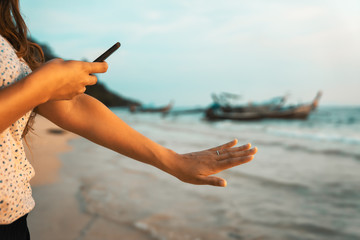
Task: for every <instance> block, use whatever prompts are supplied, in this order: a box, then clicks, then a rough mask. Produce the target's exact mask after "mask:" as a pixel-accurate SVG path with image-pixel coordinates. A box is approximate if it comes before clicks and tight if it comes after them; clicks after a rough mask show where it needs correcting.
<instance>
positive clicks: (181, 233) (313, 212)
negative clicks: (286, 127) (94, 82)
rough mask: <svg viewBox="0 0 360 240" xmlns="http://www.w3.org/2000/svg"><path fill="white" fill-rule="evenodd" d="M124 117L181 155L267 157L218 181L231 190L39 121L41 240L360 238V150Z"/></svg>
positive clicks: (244, 129) (241, 128)
mask: <svg viewBox="0 0 360 240" xmlns="http://www.w3.org/2000/svg"><path fill="white" fill-rule="evenodd" d="M118 114H119V116H120V117H121V118H122V119H124V120H125V121H126V122H128V123H129V124H130V125H131V126H132V127H133V128H135V129H136V130H138V131H140V132H141V133H143V134H144V135H146V136H148V137H149V138H150V139H153V140H154V141H156V142H158V143H160V144H162V145H164V146H166V147H169V148H171V149H173V150H175V151H177V152H179V153H184V152H189V151H197V150H201V149H206V148H209V147H212V146H216V145H218V144H221V143H224V142H227V141H229V140H231V139H233V138H234V137H236V138H238V139H239V142H240V143H247V142H251V143H253V144H254V145H255V146H257V147H258V148H259V152H258V153H257V154H256V158H255V159H254V160H253V161H252V162H250V163H248V164H245V165H242V166H239V167H237V168H233V169H229V170H227V171H224V172H223V173H221V174H220V176H222V177H224V178H226V179H227V181H228V186H227V187H226V188H215V187H210V186H194V185H190V184H185V183H182V182H180V181H179V180H178V179H176V178H173V177H171V176H169V175H167V174H166V173H163V172H161V171H160V170H158V169H156V168H153V167H150V166H148V165H145V164H142V163H139V162H137V161H133V160H130V159H128V158H126V157H123V156H121V155H119V154H117V153H115V152H112V151H110V150H108V149H105V148H103V147H100V146H97V145H95V144H93V143H91V142H89V141H87V140H86V139H83V138H80V137H76V136H75V135H73V134H70V133H61V131H59V129H58V128H57V127H56V126H54V125H53V124H51V123H49V122H47V121H45V120H44V119H41V118H38V119H37V123H36V124H37V125H36V126H35V128H36V134H37V135H38V136H33V137H32V140H31V146H32V148H31V149H32V151H33V157H32V163H33V164H34V166H35V170H36V174H37V176H36V178H34V181H33V183H34V187H33V195H34V198H35V201H36V207H35V209H34V210H33V211H32V212H31V214H30V215H29V227H30V231H31V234H32V238H33V239H37V240H42V239H52V240H57V239H59V240H60V239H61V240H92V239H94V240H95V239H101V240H113V239H139V240H141V239H161V240H190V239H193V240H195V239H196V240H233V239H235V240H236V239H251V240H255V239H262V240H278V239H284V240H293V239H297V240H303V239H307V240H317V239H329V240H337V239H343V240H352V239H358V238H359V236H360V231H359V229H358V226H359V224H360V220H359V219H358V218H357V217H356V216H358V215H357V214H360V212H359V209H360V208H359V207H358V206H359V201H358V199H359V197H360V190H359V185H358V172H359V169H360V164H359V161H358V159H360V157H359V156H360V153H359V151H358V148H355V147H354V146H353V145H351V144H350V145H349V144H339V143H336V142H334V143H331V142H321V141H309V140H308V139H306V138H305V139H301V138H288V137H284V136H282V135H275V134H271V131H270V130H271V128H270V129H269V127H267V126H265V125H261V123H260V125H258V126H256V128H254V127H253V128H251V125H246V124H232V123H228V122H223V123H218V124H206V123H203V122H201V121H200V120H196V118H190V119H189V120H186V119H182V120H177V119H172V118H166V119H164V118H161V117H159V116H156V115H131V114H128V113H127V112H119V113H118ZM49 129H52V131H50V132H49ZM59 133H60V134H59ZM36 141H37V142H36ZM67 141H69V142H68V144H69V145H71V148H70V147H69V145H68V144H67ZM35 143H36V144H35ZM69 150H70V151H69ZM60 153H61V154H60Z"/></svg>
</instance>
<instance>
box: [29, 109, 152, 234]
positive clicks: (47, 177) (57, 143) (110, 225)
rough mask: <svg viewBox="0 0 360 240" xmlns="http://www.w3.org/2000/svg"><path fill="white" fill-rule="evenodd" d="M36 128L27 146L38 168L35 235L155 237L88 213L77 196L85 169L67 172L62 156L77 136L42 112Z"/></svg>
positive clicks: (33, 214) (31, 224)
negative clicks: (63, 170)
mask: <svg viewBox="0 0 360 240" xmlns="http://www.w3.org/2000/svg"><path fill="white" fill-rule="evenodd" d="M34 129H35V131H34V132H33V133H31V134H29V135H28V137H27V139H28V145H29V147H26V149H27V156H28V158H29V159H30V161H31V163H32V165H33V166H34V168H35V172H36V176H35V177H34V178H33V179H32V181H31V184H32V187H33V196H34V198H35V202H36V207H35V209H34V210H33V211H32V212H31V213H30V214H29V217H28V222H29V228H30V232H31V237H32V239H37V240H42V239H52V240H57V239H59V240H66V239H69V240H70V239H78V240H80V239H81V240H92V239H94V240H95V239H104V240H106V239H108V240H111V239H134V240H135V239H140V240H141V239H152V238H150V237H148V236H146V235H145V234H144V233H142V231H140V230H138V229H135V228H134V227H133V226H132V225H130V224H126V223H123V224H119V223H114V222H113V221H110V220H107V219H103V218H102V217H100V216H96V215H95V216H94V215H91V214H88V213H86V212H85V211H84V209H83V208H82V206H81V203H80V201H79V199H78V192H79V191H80V188H81V183H80V182H79V181H78V180H77V178H76V171H82V169H76V170H75V171H74V172H73V173H72V174H73V176H69V175H67V174H64V173H63V172H62V168H64V166H62V165H63V164H62V162H61V160H60V159H59V155H60V154H64V152H68V151H70V150H71V147H70V146H69V144H68V141H69V140H71V139H74V138H78V136H77V135H75V134H73V133H70V132H68V131H65V130H62V129H61V128H59V127H58V126H56V125H55V124H53V123H51V122H50V121H48V120H47V119H45V118H43V117H41V116H37V117H36V121H35V124H34ZM29 148H30V150H29Z"/></svg>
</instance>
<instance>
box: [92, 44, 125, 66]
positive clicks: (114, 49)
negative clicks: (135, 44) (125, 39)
mask: <svg viewBox="0 0 360 240" xmlns="http://www.w3.org/2000/svg"><path fill="white" fill-rule="evenodd" d="M120 46H121V44H120V43H119V42H117V43H115V44H114V45H113V46H112V47H111V48H109V49H108V50H107V51H106V52H104V53H103V54H101V55H100V56H99V57H98V58H97V59H95V60H94V62H103V61H105V59H107V58H108V57H109V56H110V55H111V54H113V53H114V52H115V51H116V50H117V49H118V48H119V47H120Z"/></svg>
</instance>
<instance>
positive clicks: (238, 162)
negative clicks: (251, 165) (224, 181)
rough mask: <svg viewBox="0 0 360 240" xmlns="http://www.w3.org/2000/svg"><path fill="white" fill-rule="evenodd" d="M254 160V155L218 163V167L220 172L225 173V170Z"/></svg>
mask: <svg viewBox="0 0 360 240" xmlns="http://www.w3.org/2000/svg"><path fill="white" fill-rule="evenodd" d="M253 159H254V155H250V156H245V157H237V158H230V159H227V160H223V161H218V164H217V167H218V168H219V169H218V170H220V171H223V170H225V169H229V168H232V167H236V166H238V165H241V164H244V163H247V162H250V161H251V160H253Z"/></svg>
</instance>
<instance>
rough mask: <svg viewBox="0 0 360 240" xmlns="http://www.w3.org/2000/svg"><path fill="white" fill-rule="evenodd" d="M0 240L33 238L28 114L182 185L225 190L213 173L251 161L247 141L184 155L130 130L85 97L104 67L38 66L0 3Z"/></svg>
mask: <svg viewBox="0 0 360 240" xmlns="http://www.w3.org/2000/svg"><path fill="white" fill-rule="evenodd" d="M0 12H1V22H0V74H1V81H0V87H1V89H0V102H1V107H0V116H1V117H0V158H1V159H0V161H1V162H0V224H1V225H0V239H1V240H5V239H30V237H29V232H28V229H27V224H26V216H27V214H28V213H29V212H30V211H31V210H32V209H33V207H34V205H35V203H34V200H33V198H32V195H31V188H30V184H29V181H30V179H31V178H32V177H33V176H34V170H33V168H32V166H31V164H30V163H29V162H28V160H27V159H26V156H25V153H24V147H23V145H22V138H23V136H24V135H25V134H26V132H27V130H28V129H29V127H30V126H29V125H31V124H30V122H31V121H29V118H30V119H31V118H32V117H33V113H38V114H40V115H42V116H44V117H45V118H47V119H49V120H50V121H52V122H54V123H55V124H57V125H58V126H60V127H62V128H64V129H66V130H69V131H71V132H74V133H76V134H79V135H81V136H83V137H85V138H87V139H89V140H91V141H93V142H95V143H97V144H99V145H102V146H104V147H107V148H109V149H112V150H114V151H116V152H118V153H121V154H123V155H126V156H128V157H131V158H133V159H136V160H138V161H141V162H143V163H147V164H151V165H153V166H155V167H157V168H159V169H161V170H163V171H165V172H167V173H169V174H171V175H173V176H175V177H177V178H178V179H180V180H181V181H184V182H187V183H192V184H208V185H213V186H223V187H224V186H226V181H225V180H224V179H222V178H219V177H215V176H211V175H213V174H216V173H218V172H220V171H222V170H225V169H227V168H231V167H234V166H237V165H240V164H243V163H246V162H248V161H250V160H252V159H253V155H254V154H255V153H256V151H257V150H256V148H253V149H250V144H246V145H243V146H241V147H237V148H233V146H235V145H236V143H237V140H233V141H231V142H229V143H226V144H224V145H221V146H218V147H215V148H212V149H208V150H204V151H200V152H193V153H187V154H178V153H176V152H174V151H172V150H170V149H167V148H165V147H163V146H161V145H159V144H157V143H155V142H153V141H151V140H150V139H148V138H146V137H145V136H143V135H141V134H140V133H138V132H136V131H135V130H134V129H132V128H131V127H129V126H128V125H127V124H126V123H124V122H123V121H122V120H121V119H119V118H118V117H117V116H116V115H115V114H113V113H112V112H111V111H110V110H109V109H108V108H107V107H105V106H104V105H103V104H102V103H100V102H99V101H97V100H96V99H94V98H92V97H90V96H88V95H86V94H84V91H85V89H86V86H87V85H92V84H95V83H96V81H97V79H96V77H95V76H94V75H93V73H104V72H106V71H107V67H108V66H107V63H104V62H103V63H88V62H81V61H63V60H61V59H55V60H52V61H50V62H47V63H45V64H43V53H42V51H41V49H40V47H39V46H38V45H36V44H34V43H31V42H29V41H28V40H27V27H26V25H25V22H24V21H23V19H22V17H21V15H20V11H19V1H18V0H2V1H1V2H0Z"/></svg>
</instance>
